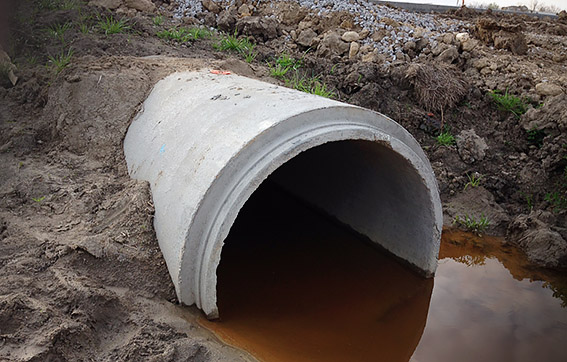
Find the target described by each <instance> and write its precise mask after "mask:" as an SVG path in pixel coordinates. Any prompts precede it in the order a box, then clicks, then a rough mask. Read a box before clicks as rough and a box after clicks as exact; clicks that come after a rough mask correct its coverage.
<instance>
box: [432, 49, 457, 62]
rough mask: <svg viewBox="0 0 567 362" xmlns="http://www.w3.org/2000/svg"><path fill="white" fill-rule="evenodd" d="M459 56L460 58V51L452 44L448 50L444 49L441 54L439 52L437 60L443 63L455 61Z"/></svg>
mask: <svg viewBox="0 0 567 362" xmlns="http://www.w3.org/2000/svg"><path fill="white" fill-rule="evenodd" d="M457 58H459V51H458V50H457V48H456V47H454V46H451V47H449V48H447V49H446V50H444V51H443V52H442V53H441V54H439V57H438V58H437V60H439V61H440V62H443V63H449V64H451V63H453V62H454V61H455V60H456V59H457Z"/></svg>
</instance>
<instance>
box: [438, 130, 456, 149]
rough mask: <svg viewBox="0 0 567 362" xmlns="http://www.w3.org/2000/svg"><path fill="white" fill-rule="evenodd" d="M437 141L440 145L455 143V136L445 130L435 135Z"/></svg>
mask: <svg viewBox="0 0 567 362" xmlns="http://www.w3.org/2000/svg"><path fill="white" fill-rule="evenodd" d="M437 143H438V144H439V145H441V146H452V145H454V144H455V136H453V135H452V134H451V133H450V132H449V131H448V130H445V131H443V132H441V133H440V134H439V136H437Z"/></svg>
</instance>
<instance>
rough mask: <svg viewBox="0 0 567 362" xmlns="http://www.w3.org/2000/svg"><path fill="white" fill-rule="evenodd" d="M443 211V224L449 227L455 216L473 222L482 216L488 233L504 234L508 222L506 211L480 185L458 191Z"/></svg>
mask: <svg viewBox="0 0 567 362" xmlns="http://www.w3.org/2000/svg"><path fill="white" fill-rule="evenodd" d="M481 180H482V179H481ZM481 182H482V181H481ZM443 209H444V217H443V219H444V220H443V223H444V224H445V225H451V224H452V223H453V221H454V220H455V218H456V217H457V216H458V217H459V218H462V217H464V216H465V215H468V216H469V217H472V218H474V219H475V220H480V219H481V218H482V216H484V217H486V218H487V219H488V221H489V224H488V231H490V232H491V233H496V234H505V233H506V227H507V226H508V224H509V222H510V216H509V215H508V213H507V212H506V210H504V208H502V207H501V206H500V205H499V204H498V203H497V202H496V200H495V198H494V195H492V193H490V191H488V190H487V189H486V188H484V187H483V186H482V185H481V186H477V187H467V188H466V189H464V190H463V191H460V192H459V193H458V194H456V195H455V197H453V198H451V200H450V201H449V202H448V203H446V204H444V205H443Z"/></svg>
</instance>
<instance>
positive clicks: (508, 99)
mask: <svg viewBox="0 0 567 362" xmlns="http://www.w3.org/2000/svg"><path fill="white" fill-rule="evenodd" d="M488 95H489V96H490V98H492V100H493V101H494V103H495V104H496V107H497V108H498V110H500V111H506V112H510V113H512V114H514V116H516V117H517V118H520V116H521V115H522V114H524V113H526V112H527V110H528V105H527V103H526V102H525V101H524V100H523V99H521V98H519V97H516V96H514V95H511V94H508V89H506V92H505V93H504V94H502V92H501V91H499V90H494V91H491V92H489V93H488Z"/></svg>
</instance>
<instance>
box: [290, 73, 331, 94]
mask: <svg viewBox="0 0 567 362" xmlns="http://www.w3.org/2000/svg"><path fill="white" fill-rule="evenodd" d="M285 84H286V85H287V86H288V87H291V88H293V89H297V90H299V91H302V92H306V93H311V94H315V95H318V96H321V97H325V98H332V97H334V96H335V92H333V91H332V90H330V89H329V88H328V86H327V85H326V84H325V83H324V82H322V81H321V79H320V78H319V77H318V76H311V77H306V76H305V75H303V74H301V73H300V72H299V71H297V70H296V71H295V72H294V74H293V76H292V77H291V78H286V79H285Z"/></svg>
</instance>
